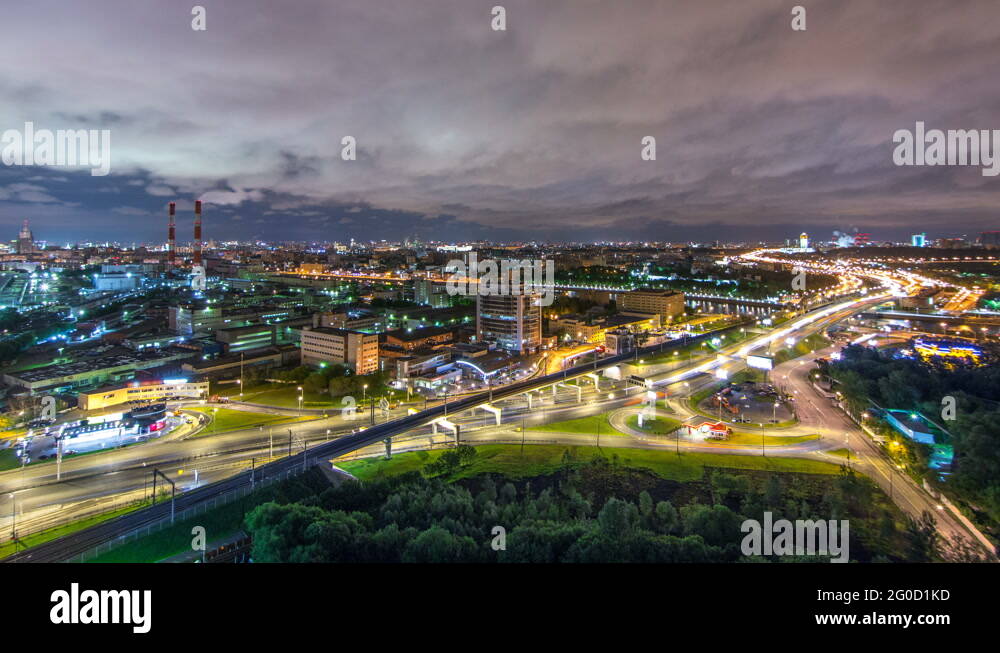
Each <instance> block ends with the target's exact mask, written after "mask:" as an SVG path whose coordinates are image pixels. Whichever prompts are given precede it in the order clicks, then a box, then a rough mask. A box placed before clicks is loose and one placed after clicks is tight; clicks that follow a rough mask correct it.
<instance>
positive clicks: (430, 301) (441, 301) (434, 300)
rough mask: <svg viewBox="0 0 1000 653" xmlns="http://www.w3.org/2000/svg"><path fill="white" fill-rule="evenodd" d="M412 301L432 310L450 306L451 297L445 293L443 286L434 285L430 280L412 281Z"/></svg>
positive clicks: (441, 284)
mask: <svg viewBox="0 0 1000 653" xmlns="http://www.w3.org/2000/svg"><path fill="white" fill-rule="evenodd" d="M413 301H415V302H417V303H418V304H424V305H425V306H431V307H433V308H445V307H447V306H451V297H450V296H449V295H448V293H447V292H446V288H445V285H444V284H443V283H434V282H433V281H431V280H430V279H415V280H414V281H413Z"/></svg>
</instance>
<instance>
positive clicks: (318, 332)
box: [301, 327, 378, 374]
mask: <svg viewBox="0 0 1000 653" xmlns="http://www.w3.org/2000/svg"><path fill="white" fill-rule="evenodd" d="M301 346H302V364H303V365H315V366H318V365H320V364H321V363H345V364H346V365H347V366H348V367H350V368H351V370H352V371H353V372H354V373H355V374H371V373H372V372H377V371H378V334H375V333H364V332H361V331H348V330H347V329H331V328H329V327H315V328H312V327H306V328H304V329H302V342H301Z"/></svg>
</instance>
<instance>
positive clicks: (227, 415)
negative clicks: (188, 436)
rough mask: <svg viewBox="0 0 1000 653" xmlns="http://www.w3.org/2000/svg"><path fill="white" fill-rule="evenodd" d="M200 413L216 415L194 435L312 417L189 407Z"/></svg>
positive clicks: (212, 433) (298, 420) (299, 420)
mask: <svg viewBox="0 0 1000 653" xmlns="http://www.w3.org/2000/svg"><path fill="white" fill-rule="evenodd" d="M186 410H192V411H195V412H198V413H204V414H206V415H208V416H209V417H214V419H213V421H212V422H211V423H210V424H209V425H208V426H206V427H205V428H204V429H203V430H202V431H200V432H199V433H198V434H197V435H195V436H194V437H202V436H206V435H215V434H216V433H225V432H227V431H236V430H239V429H245V428H252V427H254V426H267V425H271V424H285V423H288V422H301V421H302V420H307V419H311V418H309V417H286V416H284V415H268V414H266V413H252V412H250V411H245V410H233V409H231V408H219V409H218V410H216V409H214V408H188V409H186Z"/></svg>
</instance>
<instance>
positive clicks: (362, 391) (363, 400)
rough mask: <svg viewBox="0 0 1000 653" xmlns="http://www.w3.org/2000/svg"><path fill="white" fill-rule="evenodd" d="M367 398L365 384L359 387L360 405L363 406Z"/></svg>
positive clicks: (366, 386) (366, 385)
mask: <svg viewBox="0 0 1000 653" xmlns="http://www.w3.org/2000/svg"><path fill="white" fill-rule="evenodd" d="M367 397H368V384H367V383H365V384H364V385H362V386H361V404H362V405H364V403H365V399H366V398H367Z"/></svg>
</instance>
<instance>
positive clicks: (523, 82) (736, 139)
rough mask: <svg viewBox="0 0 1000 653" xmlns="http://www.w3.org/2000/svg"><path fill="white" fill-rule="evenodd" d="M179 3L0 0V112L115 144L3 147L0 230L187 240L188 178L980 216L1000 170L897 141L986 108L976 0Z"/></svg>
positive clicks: (237, 218)
mask: <svg viewBox="0 0 1000 653" xmlns="http://www.w3.org/2000/svg"><path fill="white" fill-rule="evenodd" d="M192 4H193V3H183V2H177V1H176V0H169V1H155V2H154V1H152V0H122V1H120V2H119V1H111V0H94V1H92V2H79V0H62V1H55V0H31V1H30V2H16V3H15V2H8V3H4V5H5V6H4V7H3V9H2V25H3V33H4V39H3V42H2V45H0V47H2V48H3V56H0V132H3V131H4V130H7V129H18V130H21V129H23V124H24V122H25V121H32V122H34V123H35V128H36V129H40V128H48V129H53V130H55V129H80V128H88V129H110V130H111V143H112V169H111V174H110V175H108V176H105V177H93V176H91V175H90V174H89V171H88V170H81V169H73V168H65V167H50V168H39V167H23V166H20V167H18V166H14V167H10V166H0V238H2V239H5V240H6V239H10V238H14V237H15V236H16V232H17V226H18V225H19V224H20V222H21V221H22V220H24V219H29V220H30V221H31V225H32V228H33V230H34V232H35V236H36V238H38V239H43V240H47V241H49V242H50V243H54V244H63V243H66V242H74V241H78V240H105V239H117V240H119V241H122V242H132V241H138V242H143V241H147V242H161V241H162V240H163V239H164V238H165V231H166V229H165V226H164V225H165V222H166V211H165V206H166V203H167V202H168V201H171V200H176V201H177V202H178V206H179V212H180V216H179V218H180V219H179V220H178V222H179V231H178V236H179V238H178V239H179V240H185V239H189V238H190V235H189V234H190V222H191V206H192V204H193V200H195V199H199V198H200V199H202V200H204V201H205V202H206V203H207V204H206V209H205V224H206V228H205V237H206V239H211V238H216V239H230V238H239V239H243V240H249V239H251V238H259V239H287V240H292V239H297V240H340V241H346V240H349V239H350V238H352V237H353V238H357V239H366V240H367V239H379V238H390V239H402V238H403V237H404V236H410V237H413V236H416V237H419V238H421V239H425V240H427V239H436V240H452V239H472V238H484V239H494V240H528V239H538V240H580V241H584V240H586V241H593V240H630V239H650V240H675V241H682V240H691V239H696V240H717V239H718V240H723V241H727V240H736V239H750V240H758V239H772V238H785V237H792V236H795V235H797V234H798V232H799V231H802V230H806V231H809V232H810V234H811V235H813V236H814V237H815V238H824V237H827V236H830V235H831V234H832V233H833V231H834V230H842V231H849V230H851V229H859V230H861V231H864V232H869V233H871V234H872V235H873V236H874V237H875V238H876V239H885V238H903V237H906V236H907V235H908V234H910V233H914V232H918V231H926V232H927V233H928V236H930V237H936V236H954V235H962V234H969V235H975V234H976V233H977V232H979V231H982V230H984V229H997V228H1000V220H998V219H997V218H998V211H1000V177H985V176H983V175H982V174H981V172H980V168H979V167H896V166H895V165H893V162H892V151H893V147H894V144H893V143H892V134H893V132H894V131H895V130H897V129H902V128H908V129H913V127H914V123H915V122H916V121H924V122H925V123H927V125H928V126H929V127H936V128H940V129H1000V78H998V71H1000V3H998V2H996V0H984V1H982V2H973V1H963V0H940V1H931V0H898V1H891V0H880V1H878V2H875V1H873V0H863V1H861V0H859V1H850V0H824V1H815V0H814V1H805V2H800V3H798V4H802V5H803V6H804V7H805V8H806V10H807V27H808V29H807V30H806V31H805V32H797V31H793V30H792V29H791V25H790V23H791V19H792V16H791V13H790V11H791V8H792V6H794V5H795V4H797V3H795V2H784V1H773V2H772V1H768V0H734V1H731V2H730V1H720V0H685V1H679V2H669V1H666V0H657V1H651V2H644V1H632V0H614V1H609V2H595V1H588V0H530V1H507V2H504V1H503V0H488V1H486V2H479V1H477V0H399V1H395V0H325V1H321V0H293V1H289V2H275V1H274V0H224V1H219V0H207V1H203V2H200V3H199V4H201V5H202V6H204V7H205V9H206V17H207V21H206V24H207V30H206V31H194V30H192V28H191V21H192V18H193V16H192V15H191V7H192ZM496 4H502V5H503V6H504V7H505V8H506V9H507V30H506V31H493V30H492V29H491V27H490V25H491V21H492V16H491V13H490V10H491V8H492V7H493V6H494V5H496ZM345 135H350V136H353V137H354V138H355V139H356V140H357V144H358V154H357V160H356V161H343V160H341V158H340V152H341V147H342V146H341V139H342V137H343V136H345ZM647 135H649V136H654V137H655V138H656V139H657V160H656V161H642V160H641V158H640V150H641V147H642V145H641V139H642V138H643V137H644V136H647Z"/></svg>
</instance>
